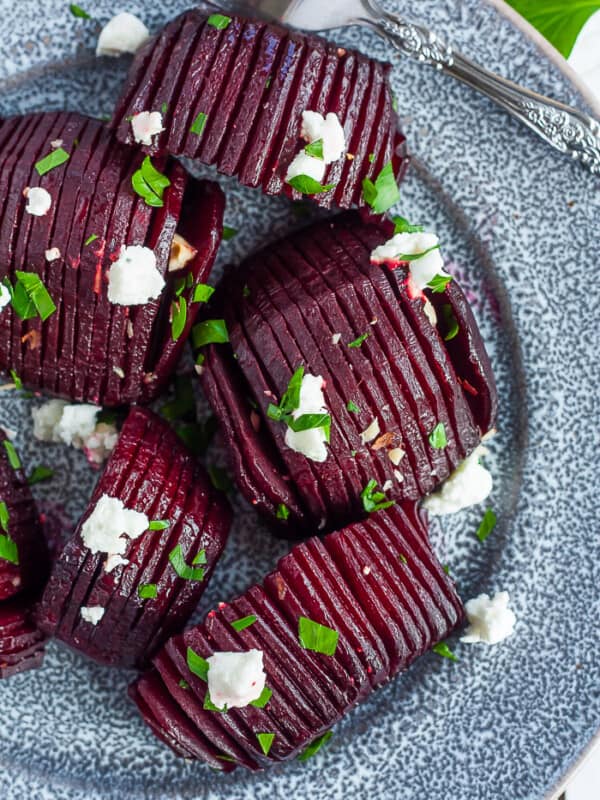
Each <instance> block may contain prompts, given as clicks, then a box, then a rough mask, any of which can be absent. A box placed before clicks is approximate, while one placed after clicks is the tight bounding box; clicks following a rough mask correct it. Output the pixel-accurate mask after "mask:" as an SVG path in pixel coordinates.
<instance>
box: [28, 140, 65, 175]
mask: <svg viewBox="0 0 600 800" xmlns="http://www.w3.org/2000/svg"><path fill="white" fill-rule="evenodd" d="M70 157H71V156H70V155H69V153H67V151H66V150H63V148H62V147H57V148H56V150H53V151H52V152H51V153H48V155H47V156H44V158H41V159H40V160H39V161H38V162H37V163H36V165H35V168H36V170H37V174H38V175H45V174H46V173H47V172H50V170H51V169H55V168H56V167H60V165H61V164H64V163H65V161H68V160H69V158H70Z"/></svg>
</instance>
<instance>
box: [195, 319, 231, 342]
mask: <svg viewBox="0 0 600 800" xmlns="http://www.w3.org/2000/svg"><path fill="white" fill-rule="evenodd" d="M228 341H229V332H228V330H227V325H226V324H225V320H224V319H205V320H203V321H202V322H199V323H198V324H197V325H195V326H194V328H193V329H192V342H193V344H194V347H204V345H207V344H224V343H226V342H228Z"/></svg>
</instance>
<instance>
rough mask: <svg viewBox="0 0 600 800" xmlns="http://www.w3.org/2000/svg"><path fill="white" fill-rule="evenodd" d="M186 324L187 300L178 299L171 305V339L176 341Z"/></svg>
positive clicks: (183, 298)
mask: <svg viewBox="0 0 600 800" xmlns="http://www.w3.org/2000/svg"><path fill="white" fill-rule="evenodd" d="M186 323H187V300H186V299H185V297H179V298H178V299H177V300H173V302H172V303H171V338H172V339H173V341H174V342H176V341H178V340H179V338H180V336H181V334H182V333H183V332H184V330H185V326H186Z"/></svg>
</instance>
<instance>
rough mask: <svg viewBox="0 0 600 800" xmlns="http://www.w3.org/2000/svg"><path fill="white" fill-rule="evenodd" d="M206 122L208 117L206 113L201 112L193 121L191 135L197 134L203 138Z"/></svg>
mask: <svg viewBox="0 0 600 800" xmlns="http://www.w3.org/2000/svg"><path fill="white" fill-rule="evenodd" d="M206 120H207V115H206V114H205V113H204V111H201V112H200V113H199V114H198V116H197V117H196V119H195V120H194V121H193V123H192V127H191V128H190V133H195V134H196V136H202V134H203V133H204V128H205V127H206Z"/></svg>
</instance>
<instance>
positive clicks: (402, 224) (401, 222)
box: [392, 217, 424, 236]
mask: <svg viewBox="0 0 600 800" xmlns="http://www.w3.org/2000/svg"><path fill="white" fill-rule="evenodd" d="M392 222H393V223H394V236H395V235H396V234H397V233H423V231H424V228H423V226H422V225H411V224H410V222H409V221H408V220H407V219H405V218H404V217H392Z"/></svg>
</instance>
